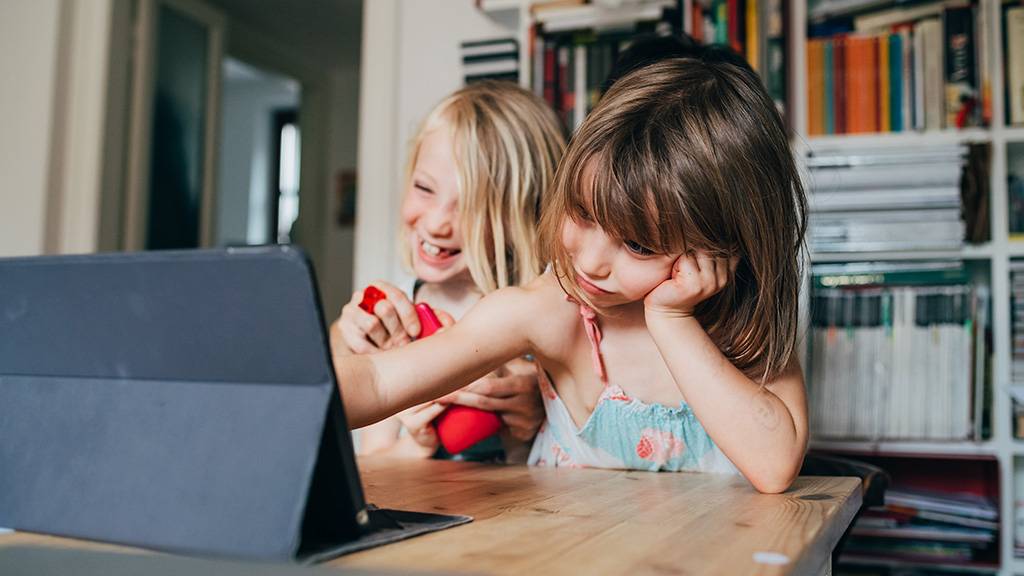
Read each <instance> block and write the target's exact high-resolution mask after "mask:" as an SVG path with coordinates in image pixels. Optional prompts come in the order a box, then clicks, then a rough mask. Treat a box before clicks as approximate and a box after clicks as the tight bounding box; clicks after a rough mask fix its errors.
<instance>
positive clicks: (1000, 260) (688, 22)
mask: <svg viewBox="0 0 1024 576" xmlns="http://www.w3.org/2000/svg"><path fill="white" fill-rule="evenodd" d="M762 1H764V0H762ZM822 2H823V3H825V4H831V6H834V7H836V8H837V10H839V12H840V13H841V12H842V11H843V10H846V9H848V7H849V6H850V5H858V4H859V5H861V6H863V5H865V4H869V6H868V7H867V8H866V9H865V12H868V13H869V12H871V11H872V10H883V9H887V8H890V7H892V6H894V5H896V4H900V5H901V6H909V8H908V9H912V8H915V7H920V6H922V5H925V4H929V2H927V1H922V2H899V3H897V2H885V1H876V2H865V1H858V0H822ZM694 3H700V4H702V5H706V6H708V7H713V6H715V5H716V4H717V3H716V2H712V1H709V2H705V1H702V0H681V1H678V2H648V3H641V4H632V3H625V4H623V6H625V7H628V10H627V9H622V8H620V9H610V10H609V9H606V8H604V7H602V6H603V5H602V4H601V3H599V2H593V3H591V4H589V5H586V6H565V5H563V6H560V7H558V8H552V9H551V10H550V11H546V12H545V11H542V12H540V15H539V12H537V11H535V10H531V9H530V5H531V4H532V2H530V1H529V0H522V1H521V2H520V3H519V4H518V12H517V16H518V17H517V18H516V19H515V22H514V25H513V26H514V27H515V30H516V35H517V37H518V39H519V47H520V69H519V79H520V83H521V84H522V85H524V86H535V85H536V82H537V71H536V69H535V67H536V66H539V65H540V66H543V59H541V58H537V57H536V51H535V49H536V46H537V44H536V41H537V36H536V33H537V28H536V25H537V24H539V23H540V24H543V25H544V26H545V27H546V28H547V29H548V30H549V31H550V32H553V33H559V34H564V33H566V32H567V31H569V30H571V29H573V28H582V29H587V28H595V27H596V28H599V29H600V28H602V27H604V26H607V25H608V24H609V23H614V24H615V25H623V24H628V23H629V20H630V19H631V18H632V19H643V18H651V17H654V16H652V14H655V13H656V12H657V11H658V10H659V9H663V8H672V7H673V5H674V6H675V8H676V9H677V12H682V14H678V15H681V16H682V26H681V28H682V29H683V30H685V31H686V32H691V31H693V29H694V26H697V24H696V23H695V22H694V18H693V13H694V12H693V10H692V7H693V5H694ZM765 3H767V2H765ZM932 3H933V4H934V3H937V2H932ZM610 4H614V3H610ZM808 4H809V3H807V2H802V1H786V2H784V5H785V9H786V11H787V14H786V18H787V22H786V25H785V30H786V33H787V34H786V38H785V53H786V63H785V74H786V85H785V98H784V99H785V102H784V104H785V109H784V110H785V115H786V117H787V123H788V124H790V125H791V127H792V129H793V146H794V150H795V153H796V154H797V156H798V158H799V159H801V160H805V159H807V158H808V155H809V154H811V153H818V152H819V151H831V152H842V151H846V150H849V151H855V150H866V149H879V150H888V151H899V150H904V149H907V148H920V147H936V146H957V145H974V143H986V145H988V146H990V147H991V156H990V163H989V167H988V168H989V171H988V216H989V217H988V220H989V240H988V241H986V242H981V243H977V244H967V243H964V244H963V245H961V246H956V247H951V248H948V249H939V250H903V249H899V248H898V247H895V249H890V250H885V251H844V252H813V251H812V252H811V253H810V263H811V264H820V263H841V262H871V261H888V262H912V261H927V260H954V261H963V262H965V263H966V266H967V268H968V269H969V270H970V273H969V274H970V276H971V277H972V279H971V282H972V283H980V284H982V285H984V286H986V287H987V290H988V294H989V300H988V301H989V303H988V305H987V307H988V316H989V321H990V324H989V326H990V333H991V343H990V345H989V352H988V354H989V355H990V359H991V363H990V365H989V366H988V368H987V371H988V382H989V384H988V385H989V386H990V390H989V392H988V393H987V394H988V396H985V397H982V398H983V400H982V403H983V404H984V407H983V408H984V411H985V412H986V413H987V414H988V416H987V420H986V421H987V430H986V431H985V434H984V436H983V437H982V438H981V439H980V440H978V441H975V440H961V441H941V442H938V441H904V440H900V441H888V440H882V441H870V440H843V439H815V440H812V449H815V450H821V451H827V452H831V453H840V454H847V455H852V456H856V457H863V458H865V459H871V458H876V459H881V461H883V462H889V463H890V464H891V465H895V466H896V467H901V466H902V465H903V464H902V463H901V462H914V463H916V465H919V466H924V467H929V466H932V467H934V468H935V469H937V470H942V471H943V474H948V475H951V477H953V478H957V477H956V475H962V477H961V480H959V482H967V483H970V482H971V481H972V478H971V476H972V475H974V474H975V472H976V471H978V470H981V469H983V470H984V471H985V474H984V475H982V476H985V478H986V479H987V481H986V482H987V484H986V486H985V490H986V491H988V492H989V493H990V495H991V496H993V497H994V499H995V501H996V504H997V509H998V515H999V521H998V522H999V525H998V526H999V529H998V531H997V533H996V534H997V535H996V538H997V539H998V542H997V546H996V547H995V551H994V553H992V554H989V556H986V558H985V559H983V561H982V562H977V563H968V564H949V565H943V564H942V563H937V564H936V563H931V564H928V565H927V566H928V567H929V568H930V569H934V570H940V571H941V570H947V571H950V570H955V571H961V572H965V573H979V574H985V573H1000V574H1012V573H1024V551H1022V557H1021V558H1017V557H1016V554H1015V545H1014V543H1015V538H1016V534H1017V531H1018V529H1017V528H1016V527H1015V518H1016V500H1017V499H1018V498H1020V499H1024V478H1018V477H1019V476H1020V477H1024V440H1017V439H1016V438H1015V437H1014V428H1013V406H1012V401H1011V400H1010V398H1009V397H1008V395H1007V394H1006V392H1004V390H1005V386H1006V385H1007V384H1009V383H1010V382H1011V351H1012V332H1011V318H1012V315H1011V313H1012V311H1011V290H1012V288H1011V283H1010V271H1011V268H1012V266H1011V263H1012V262H1013V261H1016V260H1024V230H1022V231H1021V236H1020V238H1019V239H1018V238H1014V237H1012V236H1011V234H1010V229H1009V214H1010V204H1009V201H1008V193H1009V191H1010V190H1009V189H1010V183H1009V181H1008V176H1009V173H1010V171H1009V170H1010V167H1012V166H1016V165H1018V164H1020V165H1024V126H1014V125H1010V123H1009V119H1010V116H1009V114H1008V112H1007V105H1008V102H1007V101H1006V93H1005V90H1004V86H1005V83H1006V82H1008V76H1007V75H1005V74H1002V73H1001V71H1004V70H1005V66H1004V60H1005V57H1006V50H1007V49H1008V45H1007V43H1006V42H1005V41H1004V36H1002V28H1001V27H1002V22H1004V20H1002V17H1001V5H1002V4H1004V1H1002V0H975V2H974V4H972V5H974V6H976V7H977V8H976V9H975V11H974V13H976V14H981V15H980V16H979V17H980V18H981V19H983V20H984V22H983V23H982V24H981V26H982V27H983V29H984V31H985V32H986V33H987V34H988V35H990V36H989V41H990V42H991V46H990V50H989V51H988V60H987V64H986V65H985V70H987V71H988V73H989V74H987V75H986V76H987V78H988V79H989V82H990V87H991V88H990V94H991V99H990V105H991V108H990V115H988V120H987V123H984V122H981V121H980V119H981V118H982V115H981V114H980V113H979V115H978V116H979V124H981V125H976V126H969V127H962V128H950V127H942V126H943V124H944V120H941V119H940V120H938V121H936V120H934V119H933V120H931V121H930V122H929V124H930V125H931V126H932V129H927V130H922V129H909V130H905V131H898V132H879V131H877V130H871V131H865V132H863V133H842V134H835V133H834V134H824V133H820V132H821V131H822V130H821V129H820V125H819V126H816V127H815V129H814V130H811V126H810V125H809V121H808V115H809V112H810V109H811V108H812V104H811V102H810V101H809V97H808V83H809V78H808V77H809V74H810V73H809V70H808V64H809V63H808V58H807V53H808V50H807V47H808V45H809V34H808V32H809V24H810V22H809V17H810V15H811V14H810V13H809V12H810V10H812V9H815V8H814V3H810V6H809V5H808ZM478 6H479V8H480V9H481V10H483V11H484V12H489V11H498V10H501V11H504V16H503V17H506V18H507V17H508V13H509V12H508V10H510V9H512V6H515V3H514V2H488V1H486V0H481V1H480V2H478ZM981 8H983V9H981ZM507 22H508V20H507ZM577 49H578V50H579V48H577ZM574 55H577V56H578V57H579V56H580V52H579V51H578V52H577V53H575V54H574ZM979 76H981V75H980V73H979ZM573 79H574V81H575V82H577V85H578V86H579V85H585V84H586V78H585V76H583V75H581V71H580V70H579V69H578V70H575V74H574V78H573ZM574 105H575V106H574V109H575V111H574V116H573V117H572V118H571V120H569V121H567V123H568V124H569V127H570V129H571V128H573V127H574V126H578V125H579V123H580V122H581V121H582V118H583V116H584V115H585V113H586V107H585V106H584V100H583V98H582V97H580V96H579V94H578V97H577V99H575V102H574ZM936 122H937V124H936ZM936 125H937V126H938V127H937V128H936V127H935V126H936ZM812 131H813V132H815V133H813V134H811V132H812ZM1020 171H1021V173H1020V176H1022V177H1024V166H1022V168H1021V170H1020ZM805 172H808V173H809V172H810V171H809V170H805ZM808 177H809V176H808ZM808 183H809V184H810V183H811V182H808ZM805 292H809V291H805ZM805 298H807V299H805V302H804V304H805V305H804V307H805V310H806V308H807V307H808V306H809V305H810V302H809V300H810V298H809V296H807V295H805ZM1022 383H1024V382H1022ZM808 384H809V386H813V385H814V382H812V381H809V382H808ZM966 462H974V463H973V464H966ZM965 466H966V467H965ZM958 470H968V471H958ZM1018 470H1020V474H1018ZM904 474H905V472H904ZM1018 485H1019V486H1021V487H1022V488H1019V489H1018V488H1015V487H1017V486H1018ZM1020 530H1024V526H1022V527H1021V528H1020ZM1022 536H1024V534H1022ZM989 557H991V558H989ZM863 562H864V561H862V560H858V561H856V562H854V563H853V564H863ZM874 565H876V566H884V567H888V568H889V569H892V570H894V571H897V570H911V569H914V568H923V567H924V566H925V565H923V564H919V563H913V562H910V563H906V562H900V561H887V562H881V561H880V562H876V563H874Z"/></svg>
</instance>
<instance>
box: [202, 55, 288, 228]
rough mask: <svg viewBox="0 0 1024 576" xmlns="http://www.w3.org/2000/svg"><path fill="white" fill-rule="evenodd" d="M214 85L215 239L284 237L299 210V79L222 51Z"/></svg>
mask: <svg viewBox="0 0 1024 576" xmlns="http://www.w3.org/2000/svg"><path fill="white" fill-rule="evenodd" d="M221 85H222V90H221V94H222V99H223V100H222V105H221V110H222V112H221V127H220V130H221V132H220V134H221V137H220V145H219V149H220V154H219V164H218V183H217V184H218V185H217V200H216V206H217V209H216V211H217V217H216V226H215V227H214V230H215V232H214V244H215V245H217V246H239V245H252V244H269V243H287V242H290V241H291V228H292V225H293V224H294V223H295V219H296V218H297V217H298V211H299V176H300V162H299V158H300V155H301V146H300V141H301V132H300V128H299V123H298V110H299V107H300V104H301V101H302V88H301V84H300V83H299V82H298V81H297V80H296V79H294V78H291V77H288V76H285V75H282V74H279V73H275V72H270V71H268V70H264V69H261V68H259V67H257V66H255V65H252V64H249V63H246V62H243V61H241V60H238V59H236V58H232V57H227V58H225V59H224V64H223V69H222V82H221Z"/></svg>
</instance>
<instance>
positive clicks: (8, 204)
mask: <svg viewBox="0 0 1024 576" xmlns="http://www.w3.org/2000/svg"><path fill="white" fill-rule="evenodd" d="M59 27H60V2H59V0H5V1H4V2H0V48H2V49H0V77H2V78H3V79H4V89H3V90H0V126H3V127H4V128H3V130H2V131H0V174H3V179H4V184H3V187H2V188H0V202H2V206H3V209H2V210H0V256H12V255H29V254H41V253H43V251H44V242H45V238H44V236H45V229H46V228H45V223H46V218H47V215H46V211H47V204H48V203H47V187H48V179H47V175H48V173H49V169H50V147H51V136H52V134H51V132H52V130H53V108H54V104H53V101H54V88H55V83H56V81H57V74H56V69H57V54H58V45H57V40H58V30H59Z"/></svg>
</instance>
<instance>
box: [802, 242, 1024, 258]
mask: <svg viewBox="0 0 1024 576" xmlns="http://www.w3.org/2000/svg"><path fill="white" fill-rule="evenodd" d="M1020 247H1021V250H1022V252H1021V253H1022V254H1024V241H1022V242H1021V246H1020ZM993 253H994V251H993V249H992V245H991V244H976V245H975V244H970V245H966V246H964V247H963V248H961V249H960V250H901V251H890V252H812V253H811V262H815V263H818V262H871V261H875V260H982V259H986V258H990V257H991V256H992V254H993Z"/></svg>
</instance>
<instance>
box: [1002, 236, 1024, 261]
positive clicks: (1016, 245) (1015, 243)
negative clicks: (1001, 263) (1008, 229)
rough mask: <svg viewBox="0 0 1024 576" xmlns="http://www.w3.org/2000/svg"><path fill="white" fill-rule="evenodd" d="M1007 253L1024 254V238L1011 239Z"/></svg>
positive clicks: (1015, 255)
mask: <svg viewBox="0 0 1024 576" xmlns="http://www.w3.org/2000/svg"><path fill="white" fill-rule="evenodd" d="M1006 253H1007V254H1008V255H1010V256H1011V257H1020V256H1024V238H1022V239H1020V240H1010V241H1009V242H1008V243H1007V245H1006Z"/></svg>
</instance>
